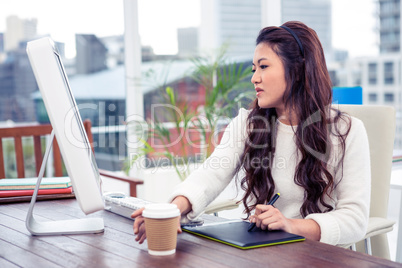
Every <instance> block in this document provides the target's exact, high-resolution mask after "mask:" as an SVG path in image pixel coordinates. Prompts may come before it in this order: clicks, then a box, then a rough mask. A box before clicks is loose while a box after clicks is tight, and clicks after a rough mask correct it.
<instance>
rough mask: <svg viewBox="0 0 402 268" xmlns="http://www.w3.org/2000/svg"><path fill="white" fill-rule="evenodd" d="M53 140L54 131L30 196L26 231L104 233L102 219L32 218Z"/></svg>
mask: <svg viewBox="0 0 402 268" xmlns="http://www.w3.org/2000/svg"><path fill="white" fill-rule="evenodd" d="M53 140H54V130H52V134H51V135H50V143H49V144H48V145H47V146H46V151H45V156H44V157H43V161H42V165H41V168H40V171H39V174H38V181H37V183H36V187H35V190H34V193H33V195H32V199H31V203H30V205H29V210H28V214H27V218H26V221H25V225H26V227H27V229H28V231H29V232H30V233H31V234H33V235H63V234H88V233H101V232H103V231H104V228H105V227H104V224H103V219H102V218H87V219H74V220H61V221H37V220H36V219H35V218H34V216H33V208H34V205H35V202H36V197H37V195H38V191H39V187H40V183H41V181H42V178H43V174H44V172H45V167H46V162H47V160H48V158H49V154H50V151H51V148H52V144H53Z"/></svg>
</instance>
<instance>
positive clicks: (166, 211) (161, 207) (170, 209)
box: [142, 203, 180, 219]
mask: <svg viewBox="0 0 402 268" xmlns="http://www.w3.org/2000/svg"><path fill="white" fill-rule="evenodd" d="M179 215H180V210H179V209H178V208H177V206H176V205H175V204H169V203H161V204H149V205H146V206H145V209H144V211H143V212H142V216H144V217H145V218H152V219H163V218H173V217H177V216H179Z"/></svg>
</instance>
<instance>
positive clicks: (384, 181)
mask: <svg viewBox="0 0 402 268" xmlns="http://www.w3.org/2000/svg"><path fill="white" fill-rule="evenodd" d="M333 106H334V107H335V108H338V109H339V110H341V111H342V112H346V113H348V114H349V115H351V116H354V117H356V118H358V119H360V120H361V121H362V122H363V124H364V126H365V128H366V131H367V135H368V140H369V144H370V161H371V201H370V218H369V224H368V228H367V232H366V235H365V237H364V245H363V241H360V242H358V243H356V248H357V250H358V251H362V252H363V248H364V247H365V252H366V253H367V254H370V255H374V256H377V257H382V258H386V259H389V258H390V254H389V245H388V238H387V233H388V232H390V231H392V229H393V225H394V224H395V222H394V221H391V220H388V219H386V217H387V211H388V198H389V189H390V180H391V169H392V153H393V148H394V137H395V109H394V108H393V107H391V106H368V105H333ZM352 248H353V249H356V248H355V247H354V245H352Z"/></svg>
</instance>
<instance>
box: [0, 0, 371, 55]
mask: <svg viewBox="0 0 402 268" xmlns="http://www.w3.org/2000/svg"><path fill="white" fill-rule="evenodd" d="M200 1H201V0H138V8H139V15H138V19H139V32H140V38H141V43H142V45H151V46H152V47H153V49H154V52H155V53H156V54H175V53H176V52H177V28H185V27H197V26H199V25H200ZM374 2H375V1H374V0H333V1H332V9H333V15H332V27H333V29H332V31H333V38H332V42H333V46H334V48H339V49H345V50H348V51H349V55H350V56H353V57H357V56H366V55H374V54H376V53H377V50H378V49H377V47H376V46H377V43H378V41H377V38H376V35H375V33H374V28H375V25H376V22H375V16H374V7H375V5H374ZM123 6H124V5H123V0H63V1H62V0H0V32H4V31H5V27H6V17H7V16H10V15H17V16H18V17H20V18H23V19H29V18H37V19H38V26H37V30H38V34H50V35H51V37H52V38H53V39H54V40H55V41H58V42H64V43H66V56H67V57H73V56H74V53H75V51H74V49H75V48H74V46H75V45H74V44H75V41H74V40H75V39H74V36H75V33H92V34H95V35H97V36H99V37H103V36H110V35H119V34H123V32H124V19H123V10H124V9H123Z"/></svg>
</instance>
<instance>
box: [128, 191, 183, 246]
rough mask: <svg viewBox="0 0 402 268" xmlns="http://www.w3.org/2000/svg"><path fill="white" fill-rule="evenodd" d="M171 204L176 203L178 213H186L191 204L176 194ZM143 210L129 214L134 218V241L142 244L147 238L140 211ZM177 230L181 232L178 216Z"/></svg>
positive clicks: (141, 210) (141, 209)
mask: <svg viewBox="0 0 402 268" xmlns="http://www.w3.org/2000/svg"><path fill="white" fill-rule="evenodd" d="M172 204H176V205H177V207H178V208H179V210H180V213H181V214H182V215H183V214H186V213H188V212H189V211H190V210H191V204H190V202H189V201H188V199H187V198H186V197H184V196H177V197H176V198H175V199H174V200H173V201H172ZM143 211H144V208H140V209H137V210H136V211H134V212H133V213H132V214H131V218H135V220H134V224H133V230H134V234H135V235H137V236H136V238H135V241H138V243H140V244H142V243H143V242H144V241H145V239H146V238H147V234H146V232H145V221H144V217H143V216H142V212H143ZM177 232H178V233H181V232H182V230H181V227H180V217H178V227H177Z"/></svg>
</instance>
